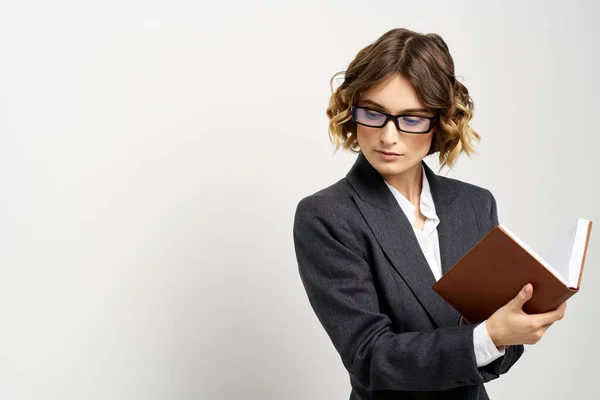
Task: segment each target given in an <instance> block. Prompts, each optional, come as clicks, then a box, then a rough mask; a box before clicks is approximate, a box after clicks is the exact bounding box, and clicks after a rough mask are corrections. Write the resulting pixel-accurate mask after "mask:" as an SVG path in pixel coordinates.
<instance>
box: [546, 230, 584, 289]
mask: <svg viewBox="0 0 600 400" xmlns="http://www.w3.org/2000/svg"><path fill="white" fill-rule="evenodd" d="M576 233H577V222H576V223H575V224H574V225H573V226H572V227H571V228H570V229H569V231H568V232H567V234H566V235H563V236H561V237H559V238H558V240H555V241H554V243H553V244H552V247H550V248H549V249H548V250H547V251H546V252H545V253H544V255H543V258H544V260H546V262H547V263H548V264H550V265H552V267H553V268H554V269H555V270H556V271H557V272H558V273H559V274H560V276H562V277H563V278H564V282H565V283H567V286H570V285H571V279H570V273H569V269H570V265H571V256H572V254H573V245H574V243H575V236H576Z"/></svg>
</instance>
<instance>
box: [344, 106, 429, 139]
mask: <svg viewBox="0 0 600 400" xmlns="http://www.w3.org/2000/svg"><path fill="white" fill-rule="evenodd" d="M359 108H360V109H363V110H369V111H373V112H376V113H379V114H383V115H385V121H384V122H383V124H381V125H367V124H364V123H362V122H358V119H357V118H356V111H357V110H358V109H359ZM350 110H351V114H352V121H354V122H355V123H357V124H359V125H364V126H368V127H369V128H382V127H384V126H385V125H386V124H387V123H388V121H389V120H390V119H391V120H392V121H394V125H396V129H398V130H399V131H401V132H406V133H412V134H414V135H424V134H427V133H429V132H431V130H432V129H433V128H434V127H435V124H436V123H437V121H438V120H439V118H440V116H439V114H437V115H434V116H433V117H426V116H424V115H415V114H398V115H392V114H388V113H386V112H383V111H380V110H375V109H374V108H369V107H362V106H352V107H351V108H350ZM400 117H417V118H425V119H428V120H429V129H427V130H426V131H425V132H411V131H405V130H404V129H402V128H400V122H398V118H400Z"/></svg>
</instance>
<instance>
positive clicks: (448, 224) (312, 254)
mask: <svg viewBox="0 0 600 400" xmlns="http://www.w3.org/2000/svg"><path fill="white" fill-rule="evenodd" d="M423 166H424V168H425V173H426V174H427V179H428V180H429V183H430V188H431V194H432V197H433V201H434V204H435V209H436V213H437V215H438V217H439V218H440V223H439V225H438V227H437V229H438V237H439V244H440V258H441V263H442V272H443V273H445V272H446V271H447V270H448V269H449V268H450V267H452V265H454V263H456V262H457V261H458V260H459V259H460V258H461V257H462V256H463V255H464V254H465V253H466V252H467V251H468V250H469V249H471V247H472V246H473V245H475V244H476V243H477V242H478V241H479V239H481V238H482V237H483V236H484V235H485V234H486V233H488V232H489V231H490V229H492V227H494V226H496V225H498V214H497V210H496V201H495V199H494V196H493V195H492V193H491V192H490V191H489V190H487V189H484V188H481V187H478V186H475V185H472V184H469V183H466V182H462V181H459V180H456V179H451V178H447V177H443V176H439V175H436V174H435V173H434V172H433V171H432V170H431V169H430V168H429V167H428V166H427V164H425V163H424V162H423ZM293 233H294V245H295V251H296V258H297V260H298V269H299V273H300V277H301V279H302V283H303V285H304V288H305V289H306V293H307V295H308V299H309V301H310V304H311V306H312V308H313V309H314V312H315V313H316V315H317V317H318V319H319V321H320V322H321V324H322V325H323V327H324V328H325V331H326V332H327V334H328V336H329V338H330V339H331V341H332V342H333V345H334V346H335V348H336V350H337V351H338V353H339V354H340V357H341V359H342V362H343V364H344V367H345V368H346V370H347V371H348V373H349V375H350V383H351V386H352V392H351V394H350V399H351V400H358V399H360V400H366V399H445V400H448V399H473V400H475V399H477V400H481V399H488V395H487V393H486V391H485V388H484V386H483V384H484V383H485V382H488V381H490V380H492V379H495V378H497V377H498V376H500V375H501V374H504V373H505V372H507V371H508V370H509V369H510V368H511V366H512V365H513V364H514V363H515V362H516V361H517V360H518V359H519V358H520V357H521V355H522V354H523V346H522V345H519V346H511V347H510V348H509V349H508V350H507V351H506V354H505V355H504V356H503V357H501V358H499V359H497V360H496V361H494V362H492V363H491V364H488V365H487V366H485V367H482V368H477V363H476V359H475V354H474V349H473V329H474V328H475V326H474V325H462V324H460V323H459V321H460V315H459V313H458V312H457V311H455V310H454V309H453V308H452V307H451V306H450V305H449V304H448V303H446V302H445V301H444V300H443V299H442V298H441V297H439V296H438V295H437V294H436V293H435V292H434V291H433V289H432V288H431V286H432V285H433V284H434V283H435V278H434V276H433V273H432V272H431V269H430V268H429V265H428V264H427V260H426V259H425V256H424V255H423V252H422V251H421V248H420V247H419V243H418V242H417V239H416V237H415V234H414V231H413V228H412V226H411V225H410V223H409V221H408V219H407V218H406V215H405V214H404V213H403V212H402V210H401V208H400V206H399V205H398V203H397V201H396V199H395V198H394V196H393V195H392V193H391V192H390V190H389V188H388V187H387V186H386V185H385V182H384V181H383V179H382V177H381V175H380V174H379V173H378V172H377V170H375V169H374V168H373V167H372V166H371V164H369V162H368V161H367V159H366V158H365V157H364V155H362V154H359V155H358V157H357V159H356V162H355V164H354V166H353V167H352V168H351V170H350V171H349V172H348V174H347V175H346V177H345V178H343V179H341V180H339V181H338V182H336V183H335V184H333V185H331V186H329V187H327V188H325V189H323V190H320V191H319V192H317V193H314V194H312V195H310V196H308V197H305V198H304V199H302V200H301V201H300V202H299V204H298V206H297V209H296V214H295V218H294V231H293ZM515 295H516V293H515Z"/></svg>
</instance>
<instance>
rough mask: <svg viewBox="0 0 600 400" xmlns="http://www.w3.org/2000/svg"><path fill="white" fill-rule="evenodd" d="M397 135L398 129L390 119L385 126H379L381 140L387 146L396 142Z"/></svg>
mask: <svg viewBox="0 0 600 400" xmlns="http://www.w3.org/2000/svg"><path fill="white" fill-rule="evenodd" d="M398 136H399V134H398V129H396V125H395V124H394V121H392V120H391V119H390V120H389V121H388V122H387V124H385V126H382V127H381V142H382V143H383V144H385V145H388V146H391V145H393V144H396V143H397V142H398Z"/></svg>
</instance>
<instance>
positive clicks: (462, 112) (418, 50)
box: [326, 28, 480, 169]
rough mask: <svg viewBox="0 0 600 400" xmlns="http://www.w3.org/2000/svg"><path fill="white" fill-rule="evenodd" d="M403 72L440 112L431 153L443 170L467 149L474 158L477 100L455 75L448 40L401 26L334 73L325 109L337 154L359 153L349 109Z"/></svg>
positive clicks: (385, 34)
mask: <svg viewBox="0 0 600 400" xmlns="http://www.w3.org/2000/svg"><path fill="white" fill-rule="evenodd" d="M340 74H343V76H344V81H343V83H342V84H341V85H340V86H339V87H338V88H337V89H336V90H335V91H334V89H333V80H334V79H335V78H336V76H338V75H340ZM396 74H401V75H402V76H403V77H404V78H406V79H407V80H408V81H409V82H411V84H412V86H413V87H414V88H415V90H416V91H417V93H418V94H419V96H420V97H421V98H422V99H423V102H424V103H425V104H426V105H427V106H428V107H430V108H432V109H434V110H436V112H437V113H438V114H439V117H440V118H439V122H438V123H437V126H436V129H435V131H434V136H433V139H432V144H431V148H430V149H429V152H428V153H427V155H430V154H433V153H435V152H439V162H440V169H441V168H442V167H444V166H445V165H447V166H448V167H450V168H452V167H453V165H454V164H455V162H456V160H457V158H458V156H459V155H460V154H461V153H462V152H463V151H464V152H465V153H466V154H467V155H469V156H470V154H471V153H473V152H475V153H477V151H476V150H475V147H474V145H473V142H474V141H478V142H479V140H480V136H479V134H478V133H477V132H475V131H474V130H473V129H472V128H471V127H470V126H469V122H470V121H471V118H472V117H473V109H474V105H473V101H472V99H471V97H470V96H469V91H468V90H467V88H466V87H465V86H464V85H463V84H462V83H460V82H459V81H458V80H457V79H456V77H455V76H454V62H453V60H452V57H451V55H450V52H449V50H448V46H447V45H446V42H444V40H443V39H442V38H441V37H440V36H439V35H438V34H435V33H429V34H421V33H417V32H413V31H411V30H408V29H403V28H397V29H392V30H390V31H388V32H386V33H384V34H383V35H382V36H381V37H380V38H379V39H377V41H375V42H374V43H372V44H370V45H368V46H366V47H364V48H363V49H361V50H360V51H359V52H358V53H357V54H356V57H355V58H354V60H352V62H351V63H350V65H349V66H348V69H347V70H346V71H340V72H338V73H336V74H335V75H333V77H332V78H331V81H330V86H331V93H332V94H331V97H330V99H329V106H328V107H327V111H326V113H327V117H329V138H330V140H331V142H332V144H333V145H334V146H335V151H337V150H339V148H340V147H342V148H343V149H345V150H350V151H354V152H357V153H358V152H360V149H359V146H358V141H357V136H356V124H355V123H354V121H352V116H351V111H350V108H351V107H352V106H353V105H356V104H357V103H358V101H359V99H360V95H361V93H363V92H365V91H366V90H369V89H370V88H372V87H376V86H377V85H379V84H381V83H383V82H385V81H386V80H388V79H390V78H392V77H393V76H394V75H396Z"/></svg>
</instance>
